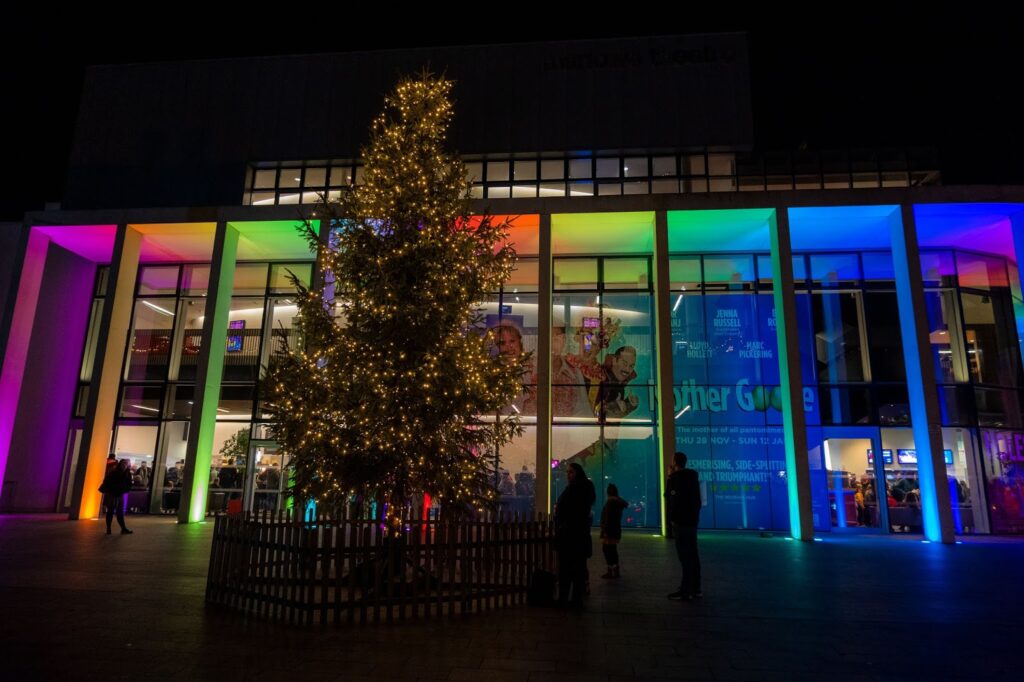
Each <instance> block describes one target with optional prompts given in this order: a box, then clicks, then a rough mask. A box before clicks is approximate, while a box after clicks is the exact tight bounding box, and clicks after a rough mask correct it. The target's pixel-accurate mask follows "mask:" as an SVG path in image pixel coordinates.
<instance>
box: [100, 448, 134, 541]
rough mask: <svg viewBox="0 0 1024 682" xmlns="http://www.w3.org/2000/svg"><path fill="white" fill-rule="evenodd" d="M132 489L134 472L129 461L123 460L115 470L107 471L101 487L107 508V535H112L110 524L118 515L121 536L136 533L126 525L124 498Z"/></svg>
mask: <svg viewBox="0 0 1024 682" xmlns="http://www.w3.org/2000/svg"><path fill="white" fill-rule="evenodd" d="M131 489H132V472H131V469H130V468H129V466H128V460H127V459H122V460H121V461H120V462H118V463H117V466H115V467H114V468H113V469H110V470H108V471H107V475H106V476H104V477H103V483H102V485H100V492H101V493H103V504H105V505H106V507H107V535H110V523H111V521H113V520H114V514H117V525H119V526H121V535H131V534H132V533H133V532H135V531H131V530H128V527H127V526H125V525H124V496H125V495H127V494H128V491H129V490H131Z"/></svg>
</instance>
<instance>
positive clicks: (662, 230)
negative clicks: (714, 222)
mask: <svg viewBox="0 0 1024 682" xmlns="http://www.w3.org/2000/svg"><path fill="white" fill-rule="evenodd" d="M670 287H671V283H670V277H669V258H668V214H667V213H666V212H665V211H658V212H657V213H655V215H654V330H655V348H656V353H655V360H656V362H655V367H656V371H657V385H658V415H657V419H658V446H659V447H658V471H659V472H660V474H661V480H660V481H659V482H658V488H657V489H658V491H659V494H660V493H661V491H662V488H663V486H664V484H665V479H666V477H667V476H668V466H669V465H670V464H671V462H672V455H673V454H674V453H675V447H676V423H675V412H674V408H675V400H674V397H673V394H672V292H671V291H669V289H670ZM660 506H661V532H662V534H663V535H667V533H668V524H667V517H666V509H665V504H664V503H662V504H661V505H660Z"/></svg>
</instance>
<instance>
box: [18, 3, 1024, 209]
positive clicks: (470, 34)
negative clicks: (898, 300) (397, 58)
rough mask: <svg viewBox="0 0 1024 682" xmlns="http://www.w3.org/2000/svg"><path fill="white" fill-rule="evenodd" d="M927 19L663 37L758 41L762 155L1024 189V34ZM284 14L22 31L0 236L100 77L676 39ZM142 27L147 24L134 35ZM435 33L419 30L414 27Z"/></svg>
mask: <svg viewBox="0 0 1024 682" xmlns="http://www.w3.org/2000/svg"><path fill="white" fill-rule="evenodd" d="M890 4H891V5H895V4H897V3H890ZM920 6H921V7H924V8H927V11H928V16H915V15H913V14H912V13H911V12H909V11H903V13H902V14H900V13H899V12H894V11H893V10H891V9H890V8H888V7H887V6H885V5H880V6H878V7H877V8H875V9H871V8H870V7H867V6H865V5H863V4H857V5H855V6H853V5H851V6H850V7H849V10H848V11H850V12H851V14H850V16H849V17H842V16H836V15H835V12H836V11H837V6H836V5H834V4H832V3H821V4H820V5H818V6H817V7H819V8H821V7H824V8H825V9H816V10H814V11H805V12H800V13H797V12H793V13H791V15H789V16H778V15H772V16H759V15H754V14H751V13H749V12H744V11H743V10H742V9H741V8H739V7H738V6H737V7H733V8H732V9H731V11H730V12H729V14H733V15H736V16H732V17H729V18H718V17H714V16H708V17H693V18H692V19H690V20H687V21H684V22H676V23H674V24H672V25H671V30H668V31H666V32H668V33H700V32H716V31H746V32H747V33H748V40H749V44H750V55H751V57H750V66H751V87H752V92H753V102H754V135H755V141H756V145H757V149H758V150H759V151H768V150H793V149H800V148H807V149H811V150H816V149H836V148H846V147H854V148H856V147H871V148H875V147H885V146H897V147H908V146H926V147H934V148H936V149H937V150H938V153H939V159H940V168H941V170H942V172H943V182H944V184H1024V107H1022V104H1024V22H1022V21H1021V18H1020V17H1019V16H1016V15H1010V14H1005V13H1004V12H1005V10H1002V9H1000V10H991V11H986V12H983V14H984V15H985V16H983V17H976V16H970V15H966V14H964V12H963V11H957V9H954V8H948V9H943V8H942V7H940V6H939V5H938V3H936V4H935V5H920ZM965 6H966V5H965V4H964V3H961V4H959V5H957V6H956V7H961V8H962V7H965ZM977 6H978V3H974V4H972V5H970V9H972V10H973V11H977V9H976V8H977ZM161 7H164V8H166V6H161ZM175 7H177V6H175ZM338 7H339V8H340V7H342V6H341V5H339V6H338ZM866 7H867V8H866ZM279 9H281V10H282V17H278V16H276V15H275V14H273V13H263V14H261V15H260V16H258V17H256V16H254V17H253V18H251V19H245V18H244V17H236V18H233V20H232V22H231V23H230V24H224V25H219V26H215V25H212V24H209V23H204V22H206V21H209V18H208V17H206V16H205V15H201V14H200V15H194V16H193V15H188V16H186V15H185V11H184V10H181V9H177V10H176V11H178V12H180V13H181V14H178V15H173V16H168V17H166V18H165V19H161V20H160V21H155V20H153V19H146V20H143V19H142V17H141V16H139V17H133V16H130V15H127V14H118V16H117V19H116V21H114V20H113V19H112V18H106V19H105V18H104V17H102V16H99V15H91V16H87V15H85V14H84V12H83V14H82V15H81V16H77V17H75V16H69V15H68V14H67V13H64V14H63V15H62V16H61V18H60V19H58V20H54V19H52V18H50V17H38V16H36V17H13V18H9V19H8V21H7V22H5V23H7V27H8V28H9V29H10V30H9V31H6V32H5V33H6V34H7V35H5V38H4V40H3V41H2V43H3V44H2V45H0V50H2V51H3V53H4V54H3V56H4V59H3V66H2V67H0V79H2V81H0V88H2V89H0V92H2V93H3V101H4V102H5V106H4V110H5V111H4V118H5V125H3V126H2V127H0V130H2V133H0V135H2V139H3V157H2V158H3V162H2V166H3V170H2V174H3V175H2V182H3V191H2V192H0V220H10V221H18V220H20V219H21V218H22V216H23V214H24V212H25V211H32V210H40V209H42V208H43V205H44V203H45V202H50V201H60V198H61V194H62V192H63V183H64V174H65V168H64V166H65V164H66V162H67V158H68V154H69V150H70V146H71V138H72V134H73V126H74V121H75V115H76V110H77V106H78V98H79V95H80V92H81V86H82V74H83V71H84V68H85V66H86V65H89V64H110V63H131V62H149V61H169V60H180V59H198V58H217V57H239V56H255V55H276V54H296V53H317V52H342V51H349V50H367V49H383V48H401V47H424V46H431V45H465V44H478V43H497V42H505V43H507V42H529V41H534V40H565V39H574V38H575V39H581V38H611V37H629V36H639V35H652V34H653V33H652V30H651V28H650V27H651V25H658V26H659V28H664V27H665V22H659V21H657V20H655V19H654V18H652V17H646V18H645V21H643V22H639V21H634V20H632V19H630V18H629V17H623V18H617V17H613V16H610V15H606V16H602V17H601V20H602V21H601V23H602V24H605V25H607V26H608V27H609V28H607V29H603V30H602V29H598V28H595V29H591V30H588V29H587V28H586V26H589V25H591V23H590V22H588V23H587V24H585V25H580V26H578V27H577V26H575V25H573V26H572V27H571V28H562V27H560V26H556V25H550V26H548V28H544V29H538V26H537V24H538V23H541V22H550V21H551V20H550V18H549V17H546V16H543V15H541V14H537V13H535V12H534V13H531V12H528V11H525V8H524V11H518V10H517V11H515V12H513V14H516V15H523V14H531V15H532V16H533V19H532V20H531V21H529V22H527V21H525V20H523V19H519V20H516V21H515V22H513V23H509V24H508V25H504V26H498V25H496V19H495V18H494V17H493V13H492V12H491V11H490V10H489V11H488V15H489V16H491V17H492V18H490V19H487V20H486V21H484V20H483V19H480V20H479V21H480V26H479V27H477V28H476V29H474V30H455V26H456V24H454V23H453V24H452V28H451V29H450V30H446V31H443V32H442V31H439V32H437V33H428V32H423V33H421V34H420V35H419V36H418V37H409V36H408V32H407V31H401V30H395V29H390V30H389V28H390V27H386V26H383V25H380V26H376V27H373V26H372V24H371V23H369V22H368V23H367V24H363V25H362V26H361V27H360V28H361V29H362V31H363V32H362V33H359V32H347V31H346V30H345V28H344V27H345V24H346V21H348V19H349V18H351V14H347V13H345V12H344V11H342V10H341V9H338V10H327V12H328V14H329V13H330V12H335V13H336V14H337V16H335V17H333V18H331V19H330V20H329V21H322V22H318V21H317V20H315V19H314V18H312V17H311V16H310V15H309V14H304V15H303V16H302V17H296V18H295V19H288V18H287V17H284V16H283V15H284V13H285V11H286V10H287V9H288V8H287V7H285V6H280V7H279ZM292 9H294V8H292ZM492 9H493V8H492ZM506 9H508V8H506ZM580 9H581V11H582V8H580ZM240 11H241V12H245V11H247V10H240ZM838 11H846V10H845V8H839V10H838ZM854 11H855V12H856V13H854ZM722 14H724V12H723V13H722ZM147 16H148V14H147ZM133 21H137V22H139V23H138V25H137V27H136V28H134V29H133V28H130V26H131V25H132V22H133ZM424 21H427V20H426V19H422V20H420V19H417V18H411V19H410V20H409V25H422V23H423V22H424ZM434 21H435V22H436V19H434ZM449 21H451V22H457V25H458V26H459V27H463V26H470V25H471V23H472V22H473V21H475V19H474V18H473V15H472V14H471V13H470V14H467V13H465V12H463V13H462V14H460V15H459V17H458V18H457V19H450V20H449ZM126 22H127V24H126ZM484 24H486V28H483V26H484ZM86 25H88V26H98V27H99V28H91V29H84V28H83V27H84V26H86ZM126 25H127V26H128V27H129V28H125V26H126ZM332 26H337V29H336V30H335V29H333V28H332ZM367 26H370V28H369V29H367ZM613 28H614V30H613Z"/></svg>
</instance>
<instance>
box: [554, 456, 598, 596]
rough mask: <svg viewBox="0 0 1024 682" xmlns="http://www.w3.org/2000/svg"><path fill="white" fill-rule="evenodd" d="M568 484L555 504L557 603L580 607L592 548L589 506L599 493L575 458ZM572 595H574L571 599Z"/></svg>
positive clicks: (567, 474) (568, 474)
mask: <svg viewBox="0 0 1024 682" xmlns="http://www.w3.org/2000/svg"><path fill="white" fill-rule="evenodd" d="M566 476H567V477H568V479H569V485H568V486H566V488H565V490H563V491H562V494H561V495H559V496H558V502H557V503H556V504H555V550H556V551H557V552H558V603H559V605H560V606H567V605H569V603H570V601H571V603H572V605H573V606H575V607H577V608H579V607H582V606H583V593H584V592H585V591H586V582H587V556H588V549H589V548H590V544H591V541H590V510H591V507H593V506H594V500H595V498H596V495H595V493H594V484H593V483H591V482H590V479H588V478H587V474H586V472H584V471H583V467H581V466H580V465H579V464H577V463H575V462H573V463H572V464H570V465H569V468H568V469H567V470H566ZM570 597H571V599H570Z"/></svg>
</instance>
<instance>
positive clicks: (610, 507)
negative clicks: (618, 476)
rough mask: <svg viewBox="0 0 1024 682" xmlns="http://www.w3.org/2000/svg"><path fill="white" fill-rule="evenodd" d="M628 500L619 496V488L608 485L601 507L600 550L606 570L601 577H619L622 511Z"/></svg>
mask: <svg viewBox="0 0 1024 682" xmlns="http://www.w3.org/2000/svg"><path fill="white" fill-rule="evenodd" d="M628 506H629V502H626V501H625V500H624V499H622V498H621V497H619V489H618V487H617V486H616V485H615V484H614V483H610V484H609V485H608V495H607V498H606V499H605V503H604V508H603V509H601V551H603V552H604V561H605V563H606V564H608V571H607V572H606V573H605V574H604V575H602V576H601V577H602V578H618V577H619V540H621V539H622V511H623V510H624V509H625V508H626V507H628Z"/></svg>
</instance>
